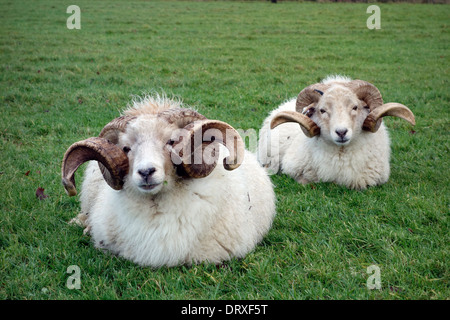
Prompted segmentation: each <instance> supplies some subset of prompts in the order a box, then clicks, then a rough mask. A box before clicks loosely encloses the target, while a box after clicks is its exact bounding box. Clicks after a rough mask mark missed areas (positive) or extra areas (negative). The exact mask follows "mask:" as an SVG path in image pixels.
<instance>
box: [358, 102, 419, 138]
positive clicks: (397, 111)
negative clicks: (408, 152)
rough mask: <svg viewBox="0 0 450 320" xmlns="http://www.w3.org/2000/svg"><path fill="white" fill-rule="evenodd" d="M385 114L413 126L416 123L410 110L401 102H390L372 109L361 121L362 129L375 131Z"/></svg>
mask: <svg viewBox="0 0 450 320" xmlns="http://www.w3.org/2000/svg"><path fill="white" fill-rule="evenodd" d="M386 116H393V117H399V118H402V119H404V120H406V121H408V122H409V123H411V124H412V125H413V126H414V125H416V120H415V118H414V114H413V113H412V111H411V110H410V109H409V108H408V107H406V106H405V105H403V104H400V103H396V102H390V103H386V104H383V105H382V106H380V107H378V108H376V109H374V110H372V111H371V112H370V113H369V114H368V115H367V117H366V119H365V120H364V123H363V126H362V128H363V130H366V131H370V132H376V131H377V130H378V128H379V127H380V125H381V118H382V117H386Z"/></svg>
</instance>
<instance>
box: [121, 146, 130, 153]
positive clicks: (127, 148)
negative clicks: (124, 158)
mask: <svg viewBox="0 0 450 320" xmlns="http://www.w3.org/2000/svg"><path fill="white" fill-rule="evenodd" d="M122 150H123V152H125V153H128V152H130V150H131V149H130V147H127V146H125V147H123V148H122Z"/></svg>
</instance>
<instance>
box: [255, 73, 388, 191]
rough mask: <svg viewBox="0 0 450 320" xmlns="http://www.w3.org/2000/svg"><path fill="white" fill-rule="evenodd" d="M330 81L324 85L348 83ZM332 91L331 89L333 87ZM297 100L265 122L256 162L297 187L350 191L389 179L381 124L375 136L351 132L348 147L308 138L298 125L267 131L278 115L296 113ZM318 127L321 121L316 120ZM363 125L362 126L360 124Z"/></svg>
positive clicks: (383, 128)
mask: <svg viewBox="0 0 450 320" xmlns="http://www.w3.org/2000/svg"><path fill="white" fill-rule="evenodd" d="M348 81H350V80H349V79H346V78H331V79H328V80H326V81H324V82H323V83H324V84H333V82H336V86H339V83H342V82H348ZM332 88H333V87H332ZM295 109H296V99H292V100H289V101H287V102H285V103H283V104H282V105H281V106H280V107H279V108H277V109H276V110H274V111H272V112H271V113H270V115H269V116H268V117H267V118H266V119H265V120H264V123H263V126H262V129H261V131H260V139H259V146H258V160H259V162H260V163H261V164H262V165H263V166H264V167H266V168H267V170H268V171H269V172H270V173H271V174H273V173H277V172H281V173H285V174H287V175H289V176H291V177H293V178H294V179H296V180H297V181H298V182H299V183H303V184H306V183H310V182H334V183H337V184H341V185H344V186H347V187H349V188H353V189H365V188H366V187H367V186H374V185H378V184H383V183H385V182H386V181H387V180H388V178H389V173H390V167H389V158H390V140H389V136H388V132H387V129H386V127H385V126H384V124H383V123H382V124H381V126H380V128H379V129H378V131H377V132H375V133H372V132H367V131H362V130H360V129H358V126H360V125H361V124H360V123H359V122H361V121H359V120H356V122H357V126H355V127H354V128H353V129H354V130H353V138H352V140H351V142H350V143H349V144H347V145H337V144H336V143H334V141H331V139H329V138H328V137H326V136H324V135H322V134H320V135H317V136H314V137H312V138H308V137H307V136H306V135H305V134H304V133H303V131H302V130H301V128H300V126H299V124H297V123H284V124H282V125H279V126H277V127H275V128H274V129H272V130H271V129H270V123H271V121H272V119H273V118H274V117H275V116H276V115H277V114H278V113H280V112H281V111H295ZM314 120H315V121H317V122H318V123H319V124H320V125H322V132H323V133H325V130H323V126H324V124H323V123H320V119H319V120H316V119H314ZM361 123H362V122H361Z"/></svg>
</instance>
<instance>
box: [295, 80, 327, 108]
mask: <svg viewBox="0 0 450 320" xmlns="http://www.w3.org/2000/svg"><path fill="white" fill-rule="evenodd" d="M328 88H329V85H325V84H323V83H316V84H312V85H310V86H308V87H306V88H305V89H303V90H302V91H300V93H299V94H298V96H297V101H296V103H295V110H296V111H297V112H300V113H302V112H303V111H304V110H303V109H304V108H305V107H314V106H315V104H316V103H317V102H318V101H319V99H320V97H321V96H322V95H323V93H324V92H325V91H326V90H327V89H328Z"/></svg>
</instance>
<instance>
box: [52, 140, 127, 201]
mask: <svg viewBox="0 0 450 320" xmlns="http://www.w3.org/2000/svg"><path fill="white" fill-rule="evenodd" d="M89 160H97V161H98V162H99V163H101V164H102V165H103V166H104V167H105V168H106V170H107V172H106V171H105V170H102V173H103V177H104V178H105V180H106V182H107V183H108V185H109V186H110V187H111V188H113V189H115V190H120V189H122V186H123V179H124V177H125V175H126V174H127V173H128V157H127V155H126V154H125V152H123V151H122V150H121V149H120V148H119V147H118V146H116V145H115V144H113V143H111V142H109V141H108V140H106V139H104V138H98V137H94V138H89V139H86V140H82V141H79V142H76V143H74V144H72V145H71V146H70V147H69V149H67V151H66V153H65V154H64V158H63V163H62V170H61V173H62V184H63V185H64V188H65V190H66V193H67V194H68V195H69V196H74V195H76V194H77V190H76V187H75V178H74V174H75V171H76V170H77V169H78V167H79V166H80V165H82V164H83V163H85V162H86V161H89Z"/></svg>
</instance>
